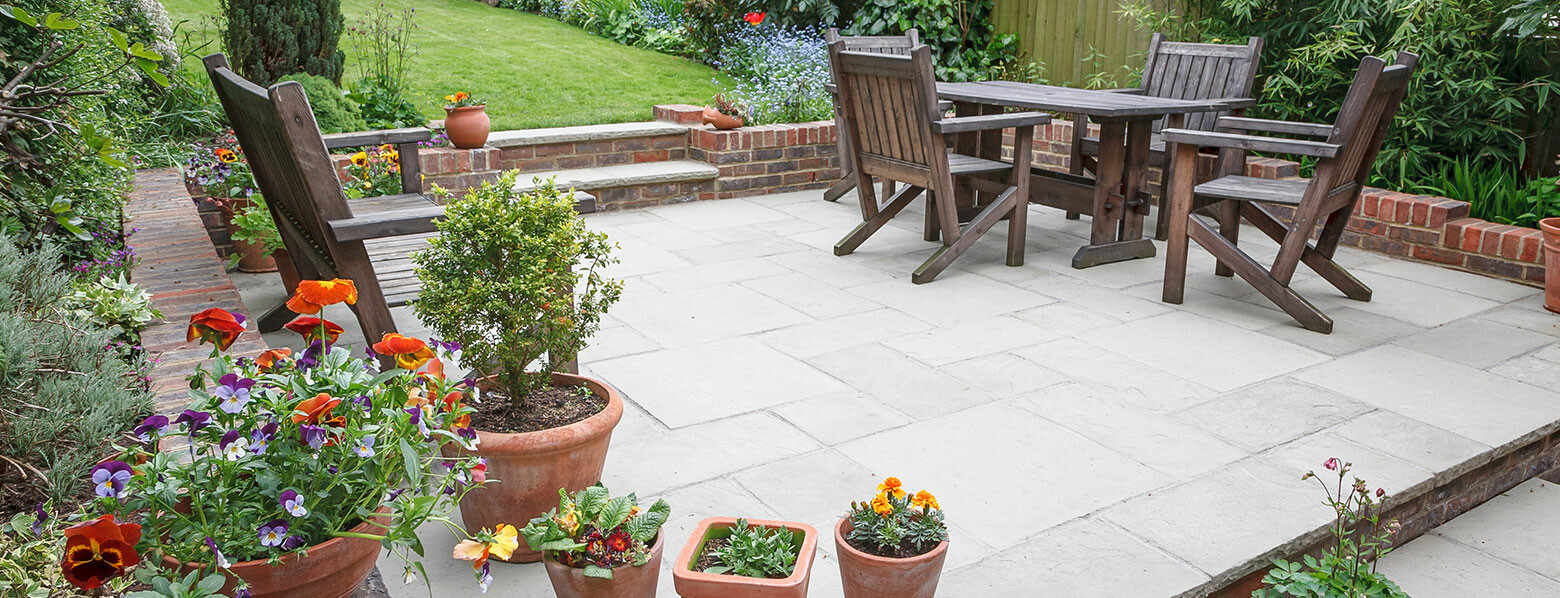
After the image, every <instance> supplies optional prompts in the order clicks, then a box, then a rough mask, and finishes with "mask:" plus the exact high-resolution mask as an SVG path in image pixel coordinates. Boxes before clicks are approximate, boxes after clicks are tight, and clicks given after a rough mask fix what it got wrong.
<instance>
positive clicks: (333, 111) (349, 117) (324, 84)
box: [276, 73, 368, 134]
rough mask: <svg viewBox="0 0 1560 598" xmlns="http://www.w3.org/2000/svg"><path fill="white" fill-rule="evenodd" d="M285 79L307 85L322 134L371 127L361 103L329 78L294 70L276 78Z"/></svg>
mask: <svg viewBox="0 0 1560 598" xmlns="http://www.w3.org/2000/svg"><path fill="white" fill-rule="evenodd" d="M284 81H297V82H298V84H299V85H302V86H303V95H305V96H308V98H309V109H310V110H312V111H313V112H314V120H315V122H317V123H319V126H320V132H321V133H325V134H330V133H350V132H353V131H363V130H366V129H368V123H367V122H365V121H364V120H363V113H362V111H361V109H359V108H358V105H357V102H354V101H352V99H351V98H348V97H347V92H345V91H343V90H342V89H341V88H340V87H336V84H335V83H331V82H330V80H329V79H326V78H324V77H321V76H318V75H310V74H308V73H294V74H291V75H287V76H285V77H282V78H280V79H277V80H276V82H277V83H281V82H284Z"/></svg>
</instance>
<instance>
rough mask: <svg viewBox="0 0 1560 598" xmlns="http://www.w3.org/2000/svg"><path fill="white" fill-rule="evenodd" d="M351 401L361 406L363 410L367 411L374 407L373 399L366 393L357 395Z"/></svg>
mask: <svg viewBox="0 0 1560 598" xmlns="http://www.w3.org/2000/svg"><path fill="white" fill-rule="evenodd" d="M352 402H353V403H357V405H358V406H359V407H362V408H363V411H369V410H372V409H373V408H374V400H373V399H370V398H368V395H358V398H356V399H352Z"/></svg>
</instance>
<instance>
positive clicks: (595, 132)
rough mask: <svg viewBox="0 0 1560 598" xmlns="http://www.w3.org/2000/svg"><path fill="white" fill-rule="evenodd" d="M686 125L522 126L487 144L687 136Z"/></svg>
mask: <svg viewBox="0 0 1560 598" xmlns="http://www.w3.org/2000/svg"><path fill="white" fill-rule="evenodd" d="M687 133H688V128H687V127H685V126H682V125H678V124H674V123H666V122H655V121H649V122H629V123H612V124H606V125H585V126H578V127H552V128H546V129H522V130H519V131H495V132H493V133H492V134H491V135H489V136H488V141H487V144H488V145H490V146H493V147H497V148H510V147H526V146H532V145H551V144H557V143H591V142H599V141H614V140H618V139H637V138H641V137H665V136H670V135H686V134H687Z"/></svg>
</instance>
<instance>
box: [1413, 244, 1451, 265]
mask: <svg viewBox="0 0 1560 598" xmlns="http://www.w3.org/2000/svg"><path fill="white" fill-rule="evenodd" d="M1411 255H1412V256H1413V257H1414V259H1417V260H1424V261H1427V262H1435V263H1437V264H1446V265H1449V266H1461V265H1462V264H1463V256H1464V254H1461V253H1458V252H1456V251H1451V250H1448V249H1441V248H1438V247H1430V246H1427V245H1415V246H1414V247H1413V249H1412V250H1411Z"/></svg>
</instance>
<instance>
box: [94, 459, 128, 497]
mask: <svg viewBox="0 0 1560 598" xmlns="http://www.w3.org/2000/svg"><path fill="white" fill-rule="evenodd" d="M133 473H134V472H133V471H131V469H130V464H129V463H125V462H124V461H104V462H102V463H99V464H97V465H96V466H94V467H93V468H92V493H93V494H96V495H98V496H101V497H104V498H119V497H120V496H122V495H123V494H124V491H125V483H126V482H129V481H130V476H131V475H133Z"/></svg>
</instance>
